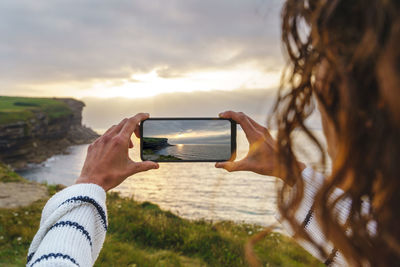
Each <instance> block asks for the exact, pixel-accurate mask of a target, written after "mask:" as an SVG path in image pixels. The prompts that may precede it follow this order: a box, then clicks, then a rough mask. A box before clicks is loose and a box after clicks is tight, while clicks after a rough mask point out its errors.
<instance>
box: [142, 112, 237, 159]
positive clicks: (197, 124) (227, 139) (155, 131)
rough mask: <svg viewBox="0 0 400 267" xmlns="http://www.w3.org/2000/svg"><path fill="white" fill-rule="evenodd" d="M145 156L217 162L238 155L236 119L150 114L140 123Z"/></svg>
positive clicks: (147, 157) (148, 157) (144, 157)
mask: <svg viewBox="0 0 400 267" xmlns="http://www.w3.org/2000/svg"><path fill="white" fill-rule="evenodd" d="M140 132H141V137H142V138H141V140H140V145H141V149H140V155H141V159H142V160H151V161H156V162H217V161H228V160H234V158H235V157H236V123H235V122H233V121H231V120H228V119H219V118H150V119H147V120H144V121H143V122H142V123H141V125H140Z"/></svg>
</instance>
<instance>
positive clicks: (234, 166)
mask: <svg viewBox="0 0 400 267" xmlns="http://www.w3.org/2000/svg"><path fill="white" fill-rule="evenodd" d="M245 166H246V165H245V164H244V161H243V160H239V161H233V162H232V161H224V162H217V163H215V167H216V168H220V169H225V170H227V171H228V172H234V171H244V170H245Z"/></svg>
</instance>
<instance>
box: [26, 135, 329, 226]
mask: <svg viewBox="0 0 400 267" xmlns="http://www.w3.org/2000/svg"><path fill="white" fill-rule="evenodd" d="M316 134H317V135H318V136H319V137H321V136H322V133H321V132H317V133H316ZM297 138H298V140H299V143H300V145H301V146H302V148H303V150H304V151H302V152H301V153H300V154H301V155H302V159H303V160H304V161H305V162H306V163H308V164H313V165H316V164H315V163H316V162H317V159H318V153H316V149H315V147H313V146H311V145H310V144H308V143H306V142H305V141H304V140H303V139H304V137H303V136H302V135H301V133H299V136H298V137H297ZM134 145H135V149H133V150H131V152H130V155H131V157H132V158H133V159H134V160H136V161H138V160H139V150H138V148H139V143H138V140H137V139H135V140H134ZM247 149H248V143H247V140H246V138H245V136H244V133H243V132H242V131H238V151H237V154H238V159H240V158H243V157H244V156H245V154H246V153H247ZM86 150H87V145H81V146H73V147H70V149H69V152H70V154H69V155H57V156H54V157H52V158H50V159H49V160H47V161H46V162H45V163H43V164H41V165H39V166H34V167H32V168H31V169H29V170H27V171H24V172H21V174H22V175H23V176H25V177H27V178H28V179H30V180H35V181H39V182H44V181H46V182H47V183H49V184H65V185H71V184H73V183H74V180H75V179H76V178H77V177H78V176H79V173H80V170H81V168H82V166H83V162H84V159H85V156H86ZM306 155H308V157H305V156H306ZM316 167H318V165H316ZM275 181H276V178H274V177H268V176H261V175H258V174H255V173H251V172H234V173H228V172H226V171H225V170H221V169H216V168H215V167H214V163H160V168H159V169H158V170H151V171H148V172H145V173H139V174H136V175H133V176H131V177H129V178H128V179H127V180H126V181H125V182H124V183H122V184H121V185H120V186H118V187H117V188H115V189H114V191H118V192H120V193H121V195H123V196H128V197H134V199H135V200H139V201H151V202H154V203H157V204H158V205H160V207H161V208H163V209H167V210H170V211H172V212H174V213H176V214H178V215H179V216H182V217H185V218H189V219H200V218H204V219H207V220H233V221H237V222H242V221H244V222H246V223H256V224H260V225H270V224H272V223H274V222H276V220H275V217H274V214H275V211H276V193H275V190H276V189H275ZM278 230H279V226H278Z"/></svg>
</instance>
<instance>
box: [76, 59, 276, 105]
mask: <svg viewBox="0 0 400 267" xmlns="http://www.w3.org/2000/svg"><path fill="white" fill-rule="evenodd" d="M158 70H160V68H156V69H154V70H152V71H151V72H148V73H137V74H133V75H132V76H131V77H130V78H129V79H121V80H118V81H113V82H111V81H98V82H97V83H95V84H93V85H92V86H91V88H90V89H87V90H82V91H81V95H80V97H93V96H95V97H101V98H110V97H124V98H144V97H152V96H155V95H158V94H161V93H172V92H193V91H210V90H215V89H217V90H234V89H238V88H250V89H268V88H276V87H277V86H278V85H279V78H280V73H279V72H265V71H264V70H262V69H260V68H259V67H257V66H253V65H243V66H241V67H238V68H234V69H229V70H198V71H194V72H188V73H178V74H177V75H176V76H175V77H170V78H164V77H160V76H159V75H158V73H157V72H158Z"/></svg>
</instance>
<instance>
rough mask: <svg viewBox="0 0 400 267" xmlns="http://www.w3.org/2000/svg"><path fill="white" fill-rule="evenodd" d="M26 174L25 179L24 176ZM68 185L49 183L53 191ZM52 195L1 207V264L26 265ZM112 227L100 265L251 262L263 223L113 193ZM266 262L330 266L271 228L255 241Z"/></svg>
mask: <svg viewBox="0 0 400 267" xmlns="http://www.w3.org/2000/svg"><path fill="white" fill-rule="evenodd" d="M21 179H23V178H22V177H21ZM62 188H63V186H54V185H51V186H48V191H49V195H53V194H55V193H56V192H57V191H59V190H61V189H62ZM45 203H46V200H39V201H36V202H34V203H33V204H31V205H30V206H27V207H23V208H15V209H0V266H25V261H26V256H27V252H28V247H29V245H30V242H31V241H32V238H33V236H34V234H35V233H36V231H37V229H38V227H39V221H40V216H41V212H42V209H43V206H44V205H45ZM107 208H108V217H109V228H108V232H107V237H106V240H105V243H104V246H103V249H102V251H101V253H100V256H99V258H98V259H97V261H96V263H95V266H97V267H100V266H163V267H167V266H247V263H246V260H245V258H244V250H243V247H244V245H245V244H246V242H247V241H248V239H249V237H250V236H251V235H252V234H254V233H257V232H259V231H261V230H262V227H260V226H256V225H249V224H235V223H233V222H229V221H224V222H217V223H212V222H208V221H202V220H197V221H191V220H186V219H183V218H180V217H178V216H176V215H175V214H173V213H171V212H169V211H163V210H161V209H160V208H159V207H158V206H157V205H155V204H153V203H150V202H143V203H140V202H137V201H135V200H133V199H129V198H122V197H120V196H119V195H118V194H117V193H108V194H107ZM255 252H256V254H257V255H258V257H259V259H260V261H261V262H262V265H263V266H324V265H323V264H321V263H319V262H318V261H317V260H316V259H314V258H313V257H312V256H311V255H309V254H308V253H307V252H306V251H304V250H303V249H302V248H301V247H300V246H298V245H297V244H296V243H295V242H294V241H293V240H292V239H290V238H289V237H286V236H284V235H281V234H279V233H271V234H269V235H268V236H267V237H266V238H265V239H264V240H262V241H260V242H259V243H258V244H257V245H256V246H255Z"/></svg>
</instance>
